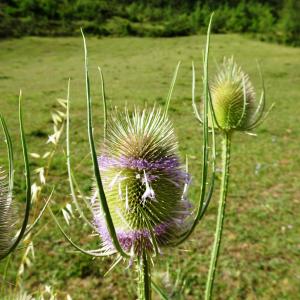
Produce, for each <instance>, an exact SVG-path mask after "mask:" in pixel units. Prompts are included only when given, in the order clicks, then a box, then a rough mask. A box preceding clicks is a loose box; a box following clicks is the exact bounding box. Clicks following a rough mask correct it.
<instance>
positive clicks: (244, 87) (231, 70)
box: [210, 57, 255, 132]
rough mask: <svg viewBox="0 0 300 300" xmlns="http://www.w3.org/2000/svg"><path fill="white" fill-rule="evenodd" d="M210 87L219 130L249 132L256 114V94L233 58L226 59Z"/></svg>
mask: <svg viewBox="0 0 300 300" xmlns="http://www.w3.org/2000/svg"><path fill="white" fill-rule="evenodd" d="M210 86H211V100H212V105H213V109H214V113H215V117H216V121H217V124H218V125H219V128H220V129H221V130H224V131H227V132H229V131H232V130H247V128H248V127H249V125H250V121H251V118H252V116H253V113H254V102H255V92H254V88H253V86H252V83H251V81H250V79H249V76H248V75H247V74H246V73H244V72H243V71H242V69H241V68H240V67H239V66H238V65H237V64H236V63H235V62H234V60H233V57H231V58H229V59H227V58H224V61H223V64H222V65H221V66H220V67H219V70H218V73H217V75H216V77H215V78H214V80H213V81H212V82H211V85H210Z"/></svg>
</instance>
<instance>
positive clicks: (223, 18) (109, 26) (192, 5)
mask: <svg viewBox="0 0 300 300" xmlns="http://www.w3.org/2000/svg"><path fill="white" fill-rule="evenodd" d="M299 10H300V2H299V1H298V0H260V1H259V0H250V1H238V0H227V1H214V0H200V1H199V0H198V1H196V0H186V1H182V0H175V1H171V0H149V1H130V0H129V1H127V0H111V1H109V0H9V1H8V0H2V1H1V3H0V37H20V36H24V35H38V36H70V35H77V34H78V28H80V27H83V28H84V29H85V31H86V32H87V33H92V34H94V35H98V36H108V35H114V36H148V37H172V36H185V35H191V34H195V33H198V32H204V31H205V29H206V27H207V23H208V20H209V15H210V13H211V11H215V20H214V27H213V32H215V33H226V32H236V33H237V32H238V33H250V34H251V35H254V36H257V37H258V38H260V39H262V40H267V41H276V42H280V43H287V44H291V45H299V43H300V38H299V32H300V20H299Z"/></svg>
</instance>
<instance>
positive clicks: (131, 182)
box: [50, 26, 215, 300]
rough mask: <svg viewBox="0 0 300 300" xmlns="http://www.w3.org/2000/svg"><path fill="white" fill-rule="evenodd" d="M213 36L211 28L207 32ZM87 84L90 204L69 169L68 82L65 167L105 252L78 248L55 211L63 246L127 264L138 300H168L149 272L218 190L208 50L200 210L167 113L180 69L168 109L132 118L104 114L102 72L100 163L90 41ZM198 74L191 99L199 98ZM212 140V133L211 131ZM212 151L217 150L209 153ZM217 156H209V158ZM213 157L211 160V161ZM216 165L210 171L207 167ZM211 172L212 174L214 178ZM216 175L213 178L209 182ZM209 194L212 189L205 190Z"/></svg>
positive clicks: (116, 112)
mask: <svg viewBox="0 0 300 300" xmlns="http://www.w3.org/2000/svg"><path fill="white" fill-rule="evenodd" d="M209 31H210V26H209V28H208V32H209ZM82 36H83V42H84V51H85V80H86V101H87V127H88V128H87V129H88V138H89V145H90V154H91V158H92V164H93V171H94V188H93V190H92V195H91V197H90V201H87V197H86V196H85V195H83V194H82V191H81V190H80V185H79V184H78V182H77V180H76V176H75V173H74V172H73V168H72V165H71V149H70V82H69V86H68V97H67V121H66V123H67V124H66V159H67V168H68V178H69V185H70V191H71V197H72V201H73V203H74V205H75V207H76V210H77V212H78V213H79V216H80V219H81V220H83V221H85V223H87V224H88V225H89V226H90V227H91V230H92V231H93V232H94V233H96V234H97V235H98V236H99V237H100V246H99V248H98V249H95V250H86V249H84V248H82V247H81V246H79V245H78V244H76V243H75V242H74V241H73V239H72V238H71V237H70V236H69V235H68V234H67V233H66V231H65V230H64V229H63V227H62V225H61V224H60V222H59V221H58V218H57V217H56V216H55V215H54V213H53V212H52V210H51V209H50V212H51V214H52V217H53V219H54V221H55V222H56V224H57V225H58V227H59V229H60V231H61V232H62V234H63V235H64V237H65V238H66V240H67V241H68V242H69V243H70V244H71V245H72V246H73V247H74V248H75V249H76V250H78V251H80V252H81V253H84V254H87V255H90V256H92V257H104V256H110V255H115V256H116V258H115V262H114V263H113V265H112V267H111V269H112V268H114V267H115V266H116V265H117V264H118V263H119V262H121V261H123V260H125V261H126V260H127V261H128V263H129V266H131V265H133V264H134V265H135V266H136V268H137V271H138V298H139V299H142V300H148V299H151V294H152V288H153V289H154V290H155V291H156V292H157V293H159V295H160V296H161V297H162V298H163V299H167V296H166V294H165V293H164V291H163V290H162V289H161V288H160V286H159V285H157V284H156V283H155V282H153V280H152V278H151V271H152V268H153V266H154V259H155V257H156V256H158V255H160V254H162V251H163V250H162V249H164V248H167V247H175V246H178V245H179V244H181V243H183V242H184V241H186V240H187V238H188V237H189V236H190V235H191V233H192V232H193V231H194V229H195V227H196V225H197V224H198V223H199V221H200V220H201V218H202V217H203V216H204V214H205V211H206V209H207V207H208V204H209V202H210V199H211V196H212V191H213V188H214V159H215V150H214V149H215V143H214V135H212V137H211V138H210V135H211V134H210V132H209V130H208V114H209V109H208V105H209V97H208V93H207V91H208V89H207V87H208V84H207V56H208V45H209V34H208V42H207V48H206V51H205V73H204V80H203V82H204V90H205V92H204V99H205V101H204V116H203V124H204V129H203V139H204V142H203V157H202V162H203V164H202V178H201V193H200V197H199V201H197V204H198V205H197V207H195V208H194V207H193V206H192V205H191V203H190V201H189V200H188V198H187V193H188V186H189V184H190V176H189V174H188V167H187V165H188V163H187V162H186V167H185V168H184V166H183V164H181V162H180V159H179V155H178V144H177V139H176V136H175V134H174V129H173V125H172V123H171V122H170V121H169V119H168V109H169V106H170V100H171V96H172V92H173V89H174V85H175V81H176V77H177V73H178V69H179V63H178V65H177V67H176V69H175V72H174V75H173V79H172V81H171V86H170V89H169V93H168V96H167V99H166V104H165V107H164V108H163V109H160V108H157V107H154V108H152V109H139V108H135V109H134V111H133V112H132V113H131V112H129V110H128V109H127V108H125V109H124V110H123V111H120V110H117V109H116V110H114V111H112V112H111V113H110V114H109V115H108V112H107V104H106V96H105V86H104V79H103V74H102V71H101V68H99V74H100V78H101V92H102V103H103V107H104V126H103V127H104V140H103V143H102V146H101V155H97V151H96V147H95V139H94V135H93V120H92V99H91V92H90V79H89V71H88V58H87V46H86V40H85V37H84V34H83V33H82ZM194 71H195V70H194V68H193V85H192V91H193V96H194V90H195V72H194ZM211 132H212V133H213V132H214V128H212V129H211ZM209 144H212V145H210V146H209ZM210 149H212V151H210ZM211 152H212V153H211ZM209 158H212V163H210V162H209ZM210 165H212V167H213V171H212V172H209V170H208V169H209V167H210ZM209 173H212V174H211V176H209V175H210V174H209ZM207 186H208V188H207ZM78 194H79V196H80V197H81V198H82V199H83V200H84V201H83V202H84V203H85V204H86V205H87V207H88V209H89V210H90V212H91V214H92V215H93V220H92V221H90V220H89V218H88V217H87V216H86V215H85V212H84V210H83V209H82V207H81V203H79V200H78ZM63 214H64V217H65V219H66V221H67V223H69V222H70V219H71V218H72V216H73V215H74V214H73V210H72V209H71V206H70V204H68V205H67V206H66V208H65V209H63Z"/></svg>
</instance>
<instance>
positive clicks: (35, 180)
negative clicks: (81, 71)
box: [0, 92, 66, 299]
mask: <svg viewBox="0 0 300 300" xmlns="http://www.w3.org/2000/svg"><path fill="white" fill-rule="evenodd" d="M21 97H22V93H21V92H20V96H19V123H20V133H21V142H22V147H23V159H24V163H25V179H26V208H25V213H24V214H25V216H24V221H23V224H22V228H21V230H20V231H19V232H18V233H17V235H16V236H15V231H16V223H17V221H18V218H17V207H16V203H15V202H14V195H13V186H14V172H15V169H14V151H13V144H12V139H11V136H10V133H9V130H8V127H7V125H6V121H5V119H4V117H3V116H2V114H1V115H0V121H1V125H2V128H3V132H4V136H5V142H6V145H7V152H8V166H9V172H8V177H7V176H4V175H2V176H1V177H0V181H1V182H0V187H1V190H0V196H1V197H0V207H1V209H0V216H1V218H0V229H1V230H0V231H1V234H0V254H1V260H3V261H4V260H5V259H6V263H5V267H4V273H3V276H2V278H0V281H2V282H3V284H2V283H1V285H0V286H1V288H0V297H2V298H3V297H6V298H4V299H34V298H33V296H31V295H32V294H30V293H27V292H26V291H25V290H24V282H23V274H24V272H25V270H26V269H27V268H30V267H32V265H34V258H35V255H34V253H35V251H34V241H33V240H34V238H35V236H36V234H37V231H36V230H33V229H34V228H36V226H37V225H38V223H40V220H41V218H42V216H43V214H44V213H45V211H46V208H47V206H48V204H49V202H50V200H51V198H52V195H53V191H54V190H53V189H52V191H51V192H50V194H49V195H48V196H47V195H46V194H45V193H44V191H43V190H44V189H45V188H46V186H47V184H48V176H49V171H50V169H51V165H52V161H53V157H54V155H55V153H56V151H57V149H58V145H59V140H60V138H61V136H62V133H63V131H64V126H65V116H66V113H65V112H64V110H65V109H66V100H64V99H57V101H58V105H59V108H58V109H56V111H53V112H52V113H51V116H52V122H53V132H52V133H51V134H50V135H49V137H48V140H47V141H46V144H48V145H49V146H50V147H47V150H46V151H45V152H44V153H37V152H28V151H27V143H26V140H25V134H24V128H23V117H22V107H21V102H22V100H21ZM29 156H30V157H31V159H32V160H37V161H36V163H38V164H39V165H40V166H39V167H38V168H36V169H34V170H33V172H32V173H33V175H34V176H31V175H32V174H31V172H29V171H30V170H29ZM4 233H5V234H4ZM17 242H18V243H17ZM9 246H10V247H9ZM14 250H18V260H17V261H16V260H15V258H14V266H15V267H16V266H17V272H16V279H15V282H14V283H12V282H10V281H8V280H6V277H7V273H8V270H9V269H10V264H11V261H12V255H11V254H12V252H13V251H14ZM5 286H7V288H5ZM37 293H40V292H39V291H37V292H35V295H37ZM43 293H44V294H46V293H48V294H51V293H50V292H49V288H46V287H45V291H44V292H43ZM43 293H42V294H43ZM42 294H41V295H42ZM52 296H53V295H52V294H51V297H52ZM41 297H42V296H41ZM2 298H1V299H2ZM41 299H42V298H41ZM51 299H52V298H51ZM53 299H54V298H53Z"/></svg>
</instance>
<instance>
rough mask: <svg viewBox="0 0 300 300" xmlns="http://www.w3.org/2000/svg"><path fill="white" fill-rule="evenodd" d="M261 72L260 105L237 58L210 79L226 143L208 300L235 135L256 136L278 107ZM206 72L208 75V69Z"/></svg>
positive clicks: (211, 120)
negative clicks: (268, 99)
mask: <svg viewBox="0 0 300 300" xmlns="http://www.w3.org/2000/svg"><path fill="white" fill-rule="evenodd" d="M208 35H209V33H208ZM208 43H209V37H208ZM207 47H208V45H207ZM207 60H208V55H206V56H205V58H204V61H206V62H205V63H204V64H205V65H206V67H207V65H208V62H207ZM258 70H259V75H260V78H261V85H262V92H261V95H260V99H259V101H256V95H255V90H254V87H253V85H252V83H251V81H250V78H249V76H248V74H247V73H245V72H244V71H243V70H242V69H241V67H239V66H238V65H237V64H236V63H235V61H234V59H233V57H231V58H229V59H228V58H224V60H223V63H222V65H221V66H219V68H218V70H217V74H216V76H215V77H214V79H213V80H210V81H209V80H208V77H206V94H207V96H208V98H209V99H208V102H209V106H208V109H209V113H208V126H209V127H210V128H211V129H215V130H216V133H217V134H218V135H220V136H221V139H222V158H221V159H222V177H221V188H220V196H219V204H218V213H217V222H216V230H215V237H214V243H213V248H212V252H211V261H210V266H209V273H208V278H207V282H206V289H205V300H209V299H212V290H213V285H214V279H215V274H216V268H217V262H218V257H219V252H220V245H221V239H222V231H223V226H224V218H225V207H226V198H227V191H228V182H229V173H230V168H229V166H230V150H231V140H232V136H233V133H234V132H244V133H247V134H249V135H255V134H253V133H252V132H251V131H252V130H253V129H255V128H257V127H258V126H259V125H261V124H262V123H263V122H264V120H265V119H266V118H267V116H268V115H269V113H270V111H271V110H272V109H273V106H274V104H272V105H271V106H270V107H269V109H268V110H266V99H265V98H266V97H265V95H266V92H265V85H264V80H263V76H262V73H261V70H260V67H259V65H258ZM205 71H206V72H207V69H206V70H205ZM206 76H207V73H206ZM193 99H195V98H193ZM193 108H194V112H195V115H196V117H197V119H198V120H199V122H200V123H202V124H204V126H205V121H204V120H203V118H202V116H201V112H200V111H199V110H198V107H197V104H196V103H195V101H193ZM205 114H206V112H205V111H204V115H205Z"/></svg>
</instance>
